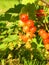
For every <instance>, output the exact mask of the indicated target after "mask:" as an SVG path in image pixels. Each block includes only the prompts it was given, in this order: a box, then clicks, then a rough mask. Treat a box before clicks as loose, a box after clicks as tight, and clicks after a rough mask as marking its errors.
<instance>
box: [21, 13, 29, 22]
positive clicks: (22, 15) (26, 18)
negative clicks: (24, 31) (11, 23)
mask: <svg viewBox="0 0 49 65" xmlns="http://www.w3.org/2000/svg"><path fill="white" fill-rule="evenodd" d="M20 20H21V21H22V22H27V21H28V15H27V14H21V15H20Z"/></svg>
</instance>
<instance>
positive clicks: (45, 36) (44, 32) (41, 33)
mask: <svg viewBox="0 0 49 65" xmlns="http://www.w3.org/2000/svg"><path fill="white" fill-rule="evenodd" d="M39 35H40V36H41V37H42V38H43V39H47V38H48V33H47V32H46V31H45V30H43V29H40V30H39Z"/></svg>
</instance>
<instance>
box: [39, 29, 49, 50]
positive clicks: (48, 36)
mask: <svg viewBox="0 0 49 65" xmlns="http://www.w3.org/2000/svg"><path fill="white" fill-rule="evenodd" d="M39 35H40V36H41V37H42V39H43V43H44V46H45V48H46V49H47V50H49V33H47V32H46V31H45V30H44V29H40V30H39Z"/></svg>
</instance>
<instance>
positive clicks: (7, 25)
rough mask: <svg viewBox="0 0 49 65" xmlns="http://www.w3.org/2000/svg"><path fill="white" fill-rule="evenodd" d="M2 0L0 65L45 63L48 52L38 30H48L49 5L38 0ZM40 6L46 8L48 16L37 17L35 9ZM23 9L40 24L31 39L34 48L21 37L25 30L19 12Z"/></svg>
mask: <svg viewBox="0 0 49 65" xmlns="http://www.w3.org/2000/svg"><path fill="white" fill-rule="evenodd" d="M0 2H1V3H2V4H1V6H0V8H1V10H0V65H46V63H47V62H48V61H49V52H48V51H47V50H46V49H45V47H44V44H43V39H42V37H40V35H38V31H39V29H41V28H43V29H44V30H46V31H47V33H49V8H48V7H46V6H45V4H44V5H43V2H42V4H39V0H12V1H10V0H7V1H6V0H3V1H0ZM13 6H14V7H13ZM39 9H44V10H45V14H46V16H42V17H37V16H36V10H39ZM2 10H3V11H2ZM23 13H26V14H28V15H29V19H31V20H34V24H35V26H36V28H37V31H36V32H35V37H33V38H32V39H30V40H29V42H30V45H31V48H30V45H28V44H27V45H26V43H25V42H23V41H22V40H21V39H20V38H19V33H20V32H21V33H22V34H24V32H23V31H22V27H21V26H20V25H19V21H20V18H19V16H20V14H23Z"/></svg>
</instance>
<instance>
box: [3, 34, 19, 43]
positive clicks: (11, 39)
mask: <svg viewBox="0 0 49 65" xmlns="http://www.w3.org/2000/svg"><path fill="white" fill-rule="evenodd" d="M15 40H18V36H17V35H9V36H8V37H7V38H5V39H3V42H7V43H8V42H11V41H15Z"/></svg>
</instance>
